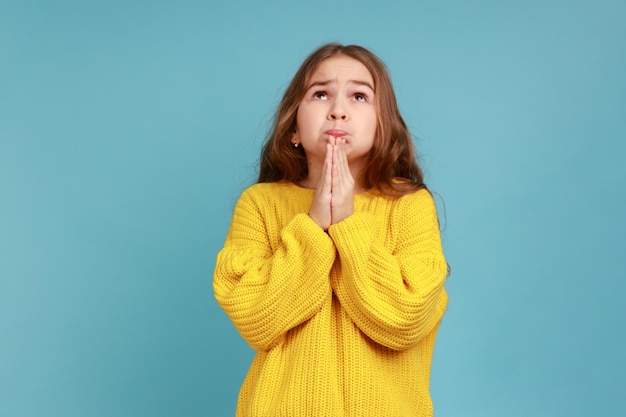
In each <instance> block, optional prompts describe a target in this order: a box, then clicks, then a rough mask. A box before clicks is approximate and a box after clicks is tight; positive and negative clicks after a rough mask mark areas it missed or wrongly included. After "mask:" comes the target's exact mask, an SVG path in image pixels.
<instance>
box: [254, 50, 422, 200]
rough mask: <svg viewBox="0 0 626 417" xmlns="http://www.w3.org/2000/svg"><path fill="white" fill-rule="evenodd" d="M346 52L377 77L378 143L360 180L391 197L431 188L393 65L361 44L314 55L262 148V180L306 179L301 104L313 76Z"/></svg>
mask: <svg viewBox="0 0 626 417" xmlns="http://www.w3.org/2000/svg"><path fill="white" fill-rule="evenodd" d="M337 55H344V56H347V57H350V58H353V59H356V60H357V61H359V62H361V63H362V64H363V65H365V67H366V68H367V69H368V70H369V72H370V73H371V74H372V78H373V79H374V93H375V94H374V97H375V104H376V112H377V115H378V117H377V126H376V133H375V137H374V144H373V146H372V149H371V150H370V152H369V155H368V158H367V161H366V164H365V166H364V168H363V170H362V171H361V174H360V176H359V178H357V179H356V180H357V181H358V183H359V184H360V185H361V186H363V187H364V188H366V189H370V188H375V189H377V190H378V191H380V192H381V193H382V194H385V195H388V196H401V195H404V194H408V193H411V192H413V191H415V190H418V189H420V188H426V185H425V184H424V177H423V174H422V170H421V168H420V167H419V165H418V164H417V160H416V156H415V151H414V149H413V142H412V140H411V134H410V133H409V130H408V128H407V127H406V124H405V123H404V120H403V119H402V115H401V114H400V110H399V109H398V103H397V102H396V96H395V93H394V91H393V85H392V83H391V78H390V76H389V73H388V71H387V68H386V67H385V65H384V64H383V63H382V61H381V60H380V59H378V57H376V55H374V54H373V53H372V52H370V51H369V50H367V49H365V48H363V47H361V46H358V45H348V46H344V45H341V44H338V43H329V44H326V45H323V46H321V47H320V48H319V49H317V50H316V51H314V52H313V53H312V54H311V55H309V56H308V57H307V58H306V59H305V60H304V62H303V63H302V65H301V66H300V68H299V69H298V71H297V72H296V74H295V75H294V77H293V79H292V80H291V83H290V84H289V86H288V87H287V90H286V91H285V94H284V95H283V98H282V100H281V101H280V104H279V105H278V109H277V111H276V115H275V117H274V121H273V125H272V128H271V130H270V132H269V135H268V137H267V141H266V142H265V145H264V146H263V150H262V152H261V160H260V169H259V178H258V181H257V182H277V181H290V182H294V183H297V182H300V181H302V180H303V179H305V178H306V176H307V174H308V167H307V163H306V154H305V152H304V149H302V147H298V148H294V147H293V146H292V144H291V137H292V134H293V132H294V131H295V129H296V116H297V113H298V106H299V105H300V102H301V101H302V98H303V97H304V95H305V93H306V86H307V83H308V82H309V78H310V77H311V75H312V74H313V72H314V71H315V70H316V69H317V67H318V66H319V64H320V63H321V62H322V61H324V60H326V59H328V58H331V57H333V56H337Z"/></svg>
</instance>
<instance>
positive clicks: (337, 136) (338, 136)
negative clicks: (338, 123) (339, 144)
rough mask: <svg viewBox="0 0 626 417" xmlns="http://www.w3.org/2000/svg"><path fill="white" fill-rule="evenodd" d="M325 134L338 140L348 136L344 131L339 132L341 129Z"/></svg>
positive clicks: (329, 130) (328, 131)
mask: <svg viewBox="0 0 626 417" xmlns="http://www.w3.org/2000/svg"><path fill="white" fill-rule="evenodd" d="M326 133H327V134H329V135H330V136H334V137H336V138H340V137H342V136H346V135H347V134H348V132H346V131H345V130H341V129H328V130H327V131H326Z"/></svg>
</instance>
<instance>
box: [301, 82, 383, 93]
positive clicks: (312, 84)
mask: <svg viewBox="0 0 626 417" xmlns="http://www.w3.org/2000/svg"><path fill="white" fill-rule="evenodd" d="M333 82H334V80H323V81H313V82H312V83H311V84H310V85H309V86H308V87H307V90H309V89H311V87H315V86H327V85H328V84H331V83H333ZM348 82H349V83H351V84H357V85H364V86H365V87H368V88H369V89H370V90H372V91H375V90H374V87H372V85H371V84H370V83H369V82H367V81H362V80H349V81H348Z"/></svg>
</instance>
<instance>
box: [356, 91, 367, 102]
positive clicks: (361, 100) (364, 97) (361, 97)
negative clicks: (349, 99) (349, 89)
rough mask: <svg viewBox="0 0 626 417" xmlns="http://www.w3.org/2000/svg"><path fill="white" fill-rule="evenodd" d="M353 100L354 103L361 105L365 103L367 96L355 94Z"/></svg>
mask: <svg viewBox="0 0 626 417" xmlns="http://www.w3.org/2000/svg"><path fill="white" fill-rule="evenodd" d="M354 99H355V100H356V101H360V102H362V103H366V102H367V96H366V95H365V94H363V93H356V94H355V95H354Z"/></svg>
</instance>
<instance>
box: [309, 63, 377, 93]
mask: <svg viewBox="0 0 626 417" xmlns="http://www.w3.org/2000/svg"><path fill="white" fill-rule="evenodd" d="M321 80H323V81H337V82H338V81H365V82H367V83H369V84H370V85H372V86H373V85H374V78H373V77H372V74H371V73H370V72H369V70H368V69H367V67H366V66H365V65H363V64H362V63H361V61H358V60H356V59H354V58H350V57H349V56H345V55H336V56H332V57H330V58H327V59H325V60H323V61H322V62H320V64H319V65H318V66H317V68H315V70H314V71H313V72H312V73H311V76H310V77H309V83H308V84H310V83H311V82H315V81H321Z"/></svg>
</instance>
